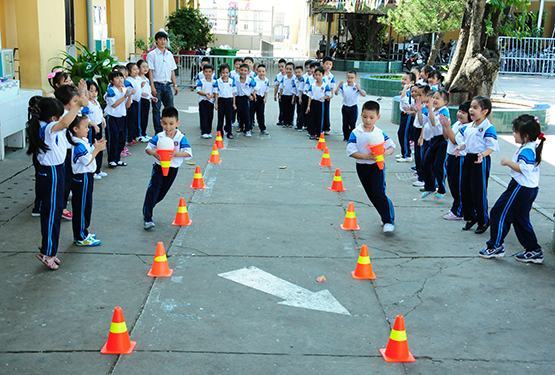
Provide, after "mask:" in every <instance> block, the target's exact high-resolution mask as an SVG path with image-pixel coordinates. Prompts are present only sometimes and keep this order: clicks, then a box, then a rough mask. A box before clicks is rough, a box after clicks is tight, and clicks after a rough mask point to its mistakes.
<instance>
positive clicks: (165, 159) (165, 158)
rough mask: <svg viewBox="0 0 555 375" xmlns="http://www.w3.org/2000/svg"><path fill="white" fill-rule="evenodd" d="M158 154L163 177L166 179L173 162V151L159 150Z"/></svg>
mask: <svg viewBox="0 0 555 375" xmlns="http://www.w3.org/2000/svg"><path fill="white" fill-rule="evenodd" d="M156 153H157V154H158V157H159V158H160V167H161V168H162V176H164V177H166V176H167V175H168V173H169V172H170V165H171V162H172V156H173V150H160V149H157V150H156Z"/></svg>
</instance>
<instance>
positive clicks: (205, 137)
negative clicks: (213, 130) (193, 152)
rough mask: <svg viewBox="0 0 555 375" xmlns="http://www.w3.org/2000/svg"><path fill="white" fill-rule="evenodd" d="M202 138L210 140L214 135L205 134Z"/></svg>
mask: <svg viewBox="0 0 555 375" xmlns="http://www.w3.org/2000/svg"><path fill="white" fill-rule="evenodd" d="M200 137H201V138H202V139H210V138H212V135H210V134H203V135H201V136H200Z"/></svg>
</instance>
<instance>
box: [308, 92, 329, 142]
mask: <svg viewBox="0 0 555 375" xmlns="http://www.w3.org/2000/svg"><path fill="white" fill-rule="evenodd" d="M308 96H309V97H310V99H311V101H310V128H309V129H308V133H309V134H310V135H311V136H313V137H317V136H319V135H320V133H321V132H323V131H324V103H325V102H326V98H329V97H330V96H331V89H330V86H329V85H328V84H327V83H325V82H322V84H321V85H320V86H318V84H317V83H316V82H314V83H313V84H312V85H310V87H309V88H308Z"/></svg>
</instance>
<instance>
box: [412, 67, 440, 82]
mask: <svg viewBox="0 0 555 375" xmlns="http://www.w3.org/2000/svg"><path fill="white" fill-rule="evenodd" d="M434 70H435V68H434V67H433V66H430V65H425V66H423V67H422V69H420V74H419V79H418V81H416V83H417V84H419V85H423V84H426V85H427V84H428V77H429V76H430V74H432V72H433V71H434Z"/></svg>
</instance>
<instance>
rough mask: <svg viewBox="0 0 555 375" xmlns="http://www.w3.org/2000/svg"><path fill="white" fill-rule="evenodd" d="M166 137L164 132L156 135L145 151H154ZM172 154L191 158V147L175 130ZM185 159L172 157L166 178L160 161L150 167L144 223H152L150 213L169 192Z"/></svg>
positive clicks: (181, 134) (144, 205) (182, 135)
mask: <svg viewBox="0 0 555 375" xmlns="http://www.w3.org/2000/svg"><path fill="white" fill-rule="evenodd" d="M163 137H167V135H166V132H165V131H164V132H161V133H158V134H156V135H155V136H154V137H152V139H151V140H150V141H148V144H147V146H146V149H147V150H156V145H157V144H158V140H159V139H160V138H163ZM173 144H174V152H187V153H188V154H189V155H191V157H192V156H193V153H192V151H191V146H190V144H189V141H187V138H186V137H185V135H184V134H183V133H181V132H180V131H179V129H177V130H176V133H175V136H174V137H173ZM185 159H190V157H189V158H184V157H180V156H174V157H173V158H172V160H171V162H170V169H169V172H168V175H167V176H164V175H163V174H162V167H161V166H160V161H159V160H155V162H154V164H153V166H152V173H151V175H150V182H149V183H148V188H147V190H146V195H145V201H144V203H143V218H144V221H145V222H151V221H152V212H153V210H154V207H155V206H156V205H157V204H158V203H160V202H161V201H162V199H164V197H165V196H166V194H167V193H168V191H169V190H170V188H171V186H172V184H173V182H174V180H175V178H176V176H177V171H178V169H179V167H180V166H181V164H183V161H184V160H185Z"/></svg>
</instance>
